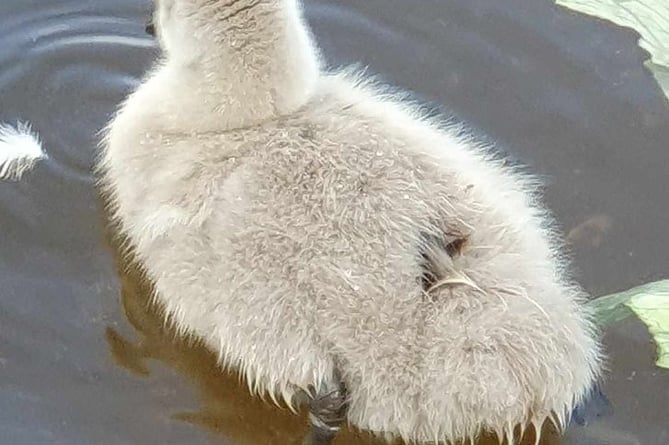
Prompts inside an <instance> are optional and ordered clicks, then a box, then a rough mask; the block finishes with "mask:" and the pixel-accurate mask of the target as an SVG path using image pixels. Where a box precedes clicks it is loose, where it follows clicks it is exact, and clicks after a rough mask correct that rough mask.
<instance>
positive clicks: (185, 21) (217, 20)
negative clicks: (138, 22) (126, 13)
mask: <svg viewBox="0 0 669 445" xmlns="http://www.w3.org/2000/svg"><path fill="white" fill-rule="evenodd" d="M303 29H304V30H306V28H305V26H304V25H303V24H302V19H301V14H300V7H299V4H298V2H297V0H154V14H153V17H152V20H151V22H150V23H149V25H147V31H149V32H151V33H155V35H156V37H157V38H158V41H159V42H160V46H161V48H162V50H163V51H164V52H165V53H166V56H167V57H168V59H170V60H173V61H175V60H179V61H182V62H185V63H192V62H197V61H198V60H211V59H217V58H218V59H220V58H222V57H223V58H225V57H226V56H227V57H233V56H235V54H240V53H242V54H244V55H245V56H248V55H250V56H253V53H254V52H257V50H263V49H265V50H281V49H283V48H273V46H275V45H277V44H279V45H281V44H283V45H285V44H287V43H289V42H285V41H284V42H282V41H281V40H282V37H285V36H286V35H288V34H293V35H296V34H300V33H302V32H303ZM298 37H299V36H298Z"/></svg>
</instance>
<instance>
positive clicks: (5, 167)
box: [0, 122, 47, 181]
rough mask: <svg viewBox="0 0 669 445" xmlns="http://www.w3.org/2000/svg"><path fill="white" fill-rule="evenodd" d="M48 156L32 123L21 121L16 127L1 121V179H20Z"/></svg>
mask: <svg viewBox="0 0 669 445" xmlns="http://www.w3.org/2000/svg"><path fill="white" fill-rule="evenodd" d="M46 157H47V156H46V153H44V150H43V149H42V142H41V141H40V139H39V137H38V136H37V134H36V133H35V132H33V130H32V128H31V127H30V124H28V123H25V122H19V123H18V124H17V125H16V126H15V127H14V126H11V125H7V124H2V123H0V180H9V181H12V180H13V181H16V180H19V179H21V177H22V176H23V174H24V173H26V172H27V171H29V170H31V169H32V168H33V167H34V166H35V164H36V163H37V162H38V161H39V160H41V159H45V158H46Z"/></svg>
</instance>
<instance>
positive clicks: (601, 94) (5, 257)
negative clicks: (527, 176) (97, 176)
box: [0, 0, 669, 445]
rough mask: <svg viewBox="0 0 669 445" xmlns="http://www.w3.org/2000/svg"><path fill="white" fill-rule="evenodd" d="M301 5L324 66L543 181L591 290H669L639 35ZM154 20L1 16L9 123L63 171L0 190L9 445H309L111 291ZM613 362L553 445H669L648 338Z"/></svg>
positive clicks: (131, 290) (139, 14)
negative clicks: (451, 119) (110, 154)
mask: <svg viewBox="0 0 669 445" xmlns="http://www.w3.org/2000/svg"><path fill="white" fill-rule="evenodd" d="M306 3H307V11H308V18H309V21H310V23H311V25H312V27H313V29H314V32H315V34H316V36H317V38H318V40H319V42H320V44H321V46H322V47H323V50H324V54H325V56H326V58H327V60H328V62H329V63H330V64H332V65H334V66H337V65H345V64H349V63H356V62H357V63H361V64H363V65H368V66H369V67H370V71H371V72H374V73H378V74H379V76H380V77H381V78H382V79H384V80H386V81H388V82H391V83H393V84H395V85H398V86H401V87H403V88H406V89H410V90H411V91H413V92H414V93H415V94H416V95H417V96H418V97H420V98H422V99H423V100H425V101H429V102H430V103H431V104H433V105H435V107H438V106H442V105H443V106H448V108H449V109H450V112H451V113H453V114H454V115H456V116H458V117H459V118H462V119H464V120H466V121H467V122H469V123H470V124H471V125H473V126H474V127H476V128H479V129H481V130H482V131H485V132H486V133H487V134H488V135H489V136H490V138H491V139H492V140H495V141H498V143H500V144H501V145H502V147H503V148H504V149H505V150H508V151H509V152H510V154H511V155H513V156H514V157H518V158H520V159H522V160H524V161H525V162H527V163H529V164H530V165H531V166H532V168H533V169H534V170H535V171H537V172H539V173H541V174H542V175H545V176H546V177H547V179H548V189H547V201H548V204H549V206H550V207H551V208H552V209H553V210H554V211H555V213H556V215H557V217H558V219H559V221H560V223H561V224H562V226H563V228H564V229H565V232H567V231H570V230H572V229H575V230H573V231H572V232H571V237H570V239H571V240H572V241H573V250H574V256H575V268H576V270H577V275H578V277H579V279H580V280H581V282H582V283H583V284H584V286H585V287H586V288H587V289H588V290H589V291H590V292H592V293H594V294H600V293H605V292H610V291H614V290H618V289H622V288H627V287H630V286H633V285H636V284H639V283H642V282H645V281H649V280H653V279H659V278H664V277H666V276H667V275H668V274H669V272H667V271H669V254H667V252H669V238H668V237H667V236H666V234H665V230H666V227H667V226H668V223H669V209H667V207H666V205H663V204H666V190H669V174H668V173H669V167H668V165H669V152H668V151H667V149H668V148H669V147H668V143H669V107H668V106H667V103H666V100H665V99H664V97H663V96H662V95H661V92H660V91H659V89H658V87H657V86H656V85H655V84H654V82H653V80H652V77H651V75H650V74H649V73H648V72H647V71H645V70H644V69H643V68H642V66H641V63H642V61H643V60H644V59H645V58H646V54H644V52H643V51H642V50H640V49H639V48H638V47H637V46H636V42H635V40H636V36H635V34H634V33H633V32H632V31H628V30H622V29H618V28H615V27H614V26H611V25H608V24H606V23H604V22H601V21H598V20H595V19H591V18H587V17H583V16H579V15H575V14H572V13H569V12H566V11H564V10H561V9H559V8H557V7H555V6H553V5H552V4H551V2H549V1H541V0H496V1H494V2H491V1H489V0H466V1H465V0H422V1H421V2H407V1H406V0H364V1H362V0H357V1H356V0H331V1H316V0H307V2H306ZM150 8H151V5H150V2H147V1H139V0H3V1H2V2H0V121H14V120H16V119H25V120H30V121H31V122H33V123H34V126H35V128H36V129H37V130H38V131H39V132H40V133H41V135H42V137H43V139H44V142H45V146H46V149H47V151H48V152H49V154H50V156H51V158H50V159H49V160H48V161H47V162H45V163H42V164H40V165H39V166H38V168H37V169H36V170H35V171H34V172H33V173H31V174H29V175H28V176H27V177H26V178H24V180H23V181H22V182H20V183H17V184H12V183H0V228H1V230H0V246H1V248H2V255H0V443H1V444H13V445H23V444H29V445H36V444H63V445H79V444H82V445H85V444H119V445H120V444H123V445H125V444H147V445H148V444H186V443H188V444H191V445H195V444H230V445H232V444H258V445H260V444H268V443H276V444H290V443H299V438H300V436H301V434H302V430H303V425H304V423H303V419H301V418H298V417H294V416H292V415H290V414H289V413H288V412H286V411H281V410H277V409H275V408H272V407H270V406H268V405H265V404H263V403H262V402H260V401H258V400H256V399H253V398H251V397H250V396H248V395H247V392H246V389H245V387H244V386H242V385H240V384H239V383H238V381H237V379H236V377H234V376H230V375H223V374H221V373H220V372H219V371H218V370H217V368H216V366H215V364H214V361H213V359H212V357H211V356H209V355H208V354H207V352H206V351H204V350H202V349H200V348H198V347H195V346H193V345H191V344H189V343H188V342H185V341H183V340H172V337H171V336H170V335H169V333H166V332H164V331H163V330H162V329H161V322H160V317H159V314H157V313H156V312H155V311H154V310H152V309H151V308H150V307H149V306H148V304H147V296H148V291H147V286H146V283H143V282H142V280H141V279H140V278H139V276H138V273H137V271H136V270H135V269H134V268H133V267H128V268H126V269H127V272H123V273H118V272H117V267H116V264H115V251H114V249H113V248H110V247H109V246H108V244H107V242H106V240H105V230H104V218H103V215H102V212H101V207H100V204H99V202H98V199H97V196H96V192H95V189H94V181H93V176H92V173H91V167H92V165H93V164H94V162H95V158H96V154H97V153H98V150H97V148H96V143H97V140H98V136H97V132H98V131H99V130H100V129H101V128H102V127H103V126H104V125H105V123H106V122H107V120H108V119H109V117H110V115H111V113H113V111H114V108H115V106H116V105H117V104H118V103H119V101H121V100H122V98H123V97H124V96H125V95H126V94H127V93H128V92H129V91H131V90H132V89H133V87H134V86H135V85H136V84H137V82H139V80H140V79H141V76H142V73H144V72H145V71H146V70H147V69H148V67H149V66H150V63H151V60H152V59H153V58H154V57H155V55H156V51H157V50H156V48H155V46H154V44H153V42H152V41H151V40H150V39H149V38H148V37H147V36H145V35H144V22H145V19H146V17H147V15H148V13H149V10H150ZM118 261H120V262H121V263H123V262H125V261H126V260H125V259H123V258H119V259H118ZM122 291H123V292H122ZM121 294H122V295H123V298H122V299H121V298H120V295H121ZM606 344H607V346H608V347H609V350H610V353H611V360H610V365H609V367H610V368H611V370H612V372H611V373H610V374H609V376H608V378H607V381H606V384H605V387H604V390H605V392H606V394H607V395H608V396H609V398H610V399H611V403H612V405H613V411H612V412H611V413H609V414H608V415H603V416H601V417H592V416H591V418H590V419H589V420H590V423H589V424H588V426H587V427H585V428H584V427H580V426H574V427H572V428H571V429H570V431H569V433H568V434H567V437H566V438H565V439H564V440H563V441H562V442H561V441H560V440H559V439H557V438H556V437H555V436H554V435H551V434H548V435H547V436H546V440H545V441H544V442H543V443H544V444H558V443H564V444H574V445H577V444H588V445H590V444H593V445H599V444H610V445H627V444H630V445H631V444H644V445H655V444H657V445H660V444H665V443H669V426H668V425H669V422H668V420H669V414H668V413H667V402H666V401H667V400H669V372H666V371H661V370H659V369H657V368H655V367H654V366H653V359H654V347H653V345H652V343H651V342H650V340H649V338H648V336H647V334H646V333H645V330H644V328H643V326H642V325H641V324H640V323H638V322H636V321H629V322H625V323H622V324H621V325H619V326H616V327H615V328H614V329H612V330H610V331H609V333H608V335H607V337H606ZM595 411H596V410H595ZM370 440H371V439H369V438H368V437H366V436H364V435H362V436H361V435H348V436H345V437H342V440H340V441H339V442H338V443H349V444H358V443H368V442H369V441H370Z"/></svg>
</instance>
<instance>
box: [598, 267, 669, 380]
mask: <svg viewBox="0 0 669 445" xmlns="http://www.w3.org/2000/svg"><path fill="white" fill-rule="evenodd" d="M588 305H589V306H590V308H591V309H592V311H593V313H594V316H595V321H596V322H597V324H598V325H599V326H601V327H603V328H604V327H607V326H609V325H611V324H614V323H616V322H619V321H622V320H624V319H626V318H628V317H629V316H631V315H632V314H636V316H637V317H639V319H640V320H641V321H642V322H643V323H644V324H645V325H646V326H647V327H648V331H649V332H650V334H651V336H652V337H653V340H654V341H655V344H656V345H657V350H658V359H657V362H656V364H657V366H659V367H661V368H666V369H669V280H662V281H656V282H653V283H648V284H644V285H642V286H637V287H634V288H632V289H629V290H626V291H623V292H617V293H615V294H611V295H605V296H602V297H598V298H595V299H593V300H591V301H589V302H588Z"/></svg>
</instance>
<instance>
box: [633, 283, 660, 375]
mask: <svg viewBox="0 0 669 445" xmlns="http://www.w3.org/2000/svg"><path fill="white" fill-rule="evenodd" d="M627 306H629V307H630V308H631V309H632V310H633V311H634V312H635V313H636V314H637V316H638V317H639V318H640V319H641V321H643V322H644V323H645V324H646V326H648V331H650V333H651V335H652V336H653V338H654V339H655V343H656V344H657V355H658V359H657V366H659V367H660V368H666V369H669V289H663V290H662V289H658V290H657V292H656V293H648V294H640V295H637V296H636V297H635V298H633V299H632V300H631V301H630V302H628V303H627Z"/></svg>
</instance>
